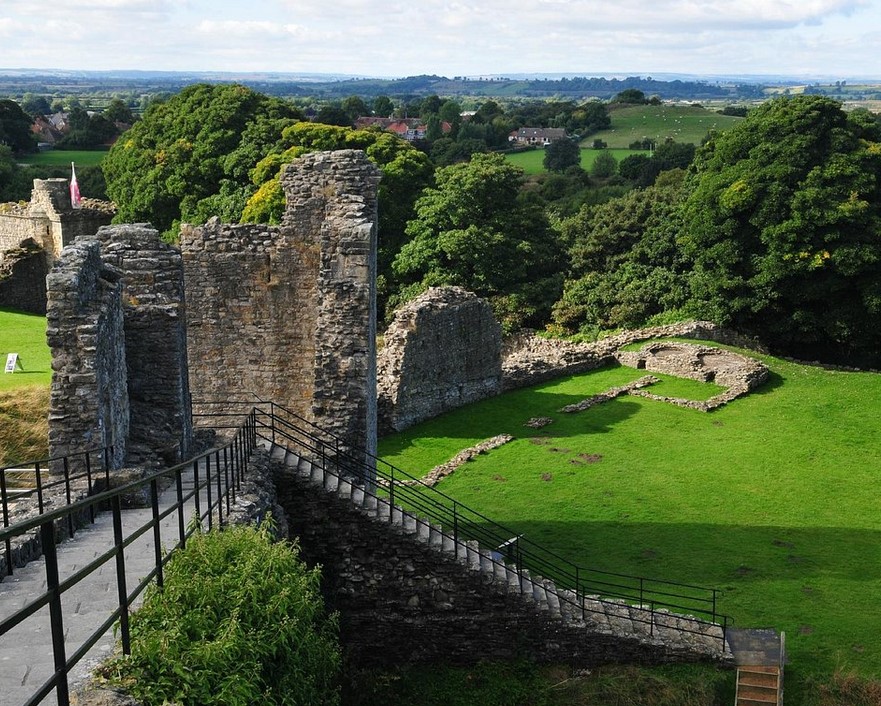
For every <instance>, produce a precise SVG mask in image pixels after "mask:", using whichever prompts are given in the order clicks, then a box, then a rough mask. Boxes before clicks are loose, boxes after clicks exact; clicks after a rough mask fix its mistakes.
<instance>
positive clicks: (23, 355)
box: [0, 308, 52, 390]
mask: <svg viewBox="0 0 881 706" xmlns="http://www.w3.org/2000/svg"><path fill="white" fill-rule="evenodd" d="M9 353H18V357H19V360H20V361H21V363H22V366H23V367H24V370H23V371H22V370H16V371H15V372H14V373H0V375H2V377H0V390H11V389H14V388H17V387H26V386H43V387H48V386H49V383H51V382H52V367H51V364H52V356H51V354H50V352H49V346H48V345H47V344H46V317H45V316H36V315H33V314H24V313H21V312H19V311H13V310H11V309H2V308H0V363H2V364H3V367H4V369H5V367H6V357H7V355H8V354H9Z"/></svg>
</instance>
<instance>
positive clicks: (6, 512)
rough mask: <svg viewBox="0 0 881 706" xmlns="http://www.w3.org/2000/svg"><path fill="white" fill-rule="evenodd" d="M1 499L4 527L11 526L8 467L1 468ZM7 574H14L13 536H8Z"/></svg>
mask: <svg viewBox="0 0 881 706" xmlns="http://www.w3.org/2000/svg"><path fill="white" fill-rule="evenodd" d="M0 500H2V503H3V529H6V528H7V527H9V494H8V492H7V490H6V469H5V468H3V469H0ZM5 544H6V574H7V575H8V576H12V538H11V537H7V538H6V542H5Z"/></svg>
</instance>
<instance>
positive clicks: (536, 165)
mask: <svg viewBox="0 0 881 706" xmlns="http://www.w3.org/2000/svg"><path fill="white" fill-rule="evenodd" d="M601 151H602V150H595V149H582V150H581V167H582V169H584V170H585V171H590V168H591V167H592V166H593V163H594V160H595V159H596V158H597V155H598V154H600V152H601ZM608 151H609V152H611V153H612V154H613V155H614V157H615V159H617V160H618V161H619V162H620V161H621V160H622V159H624V158H625V157H628V156H630V155H631V154H645V155H647V154H649V153H648V152H647V151H645V150H627V149H623V150H622V149H610V150H608ZM505 157H506V159H507V160H508V161H509V162H511V163H512V164H516V165H517V166H518V167H520V168H521V169H522V170H523V171H524V172H526V174H527V175H533V174H543V173H544V172H545V171H547V170H546V169H545V168H544V164H542V162H543V161H544V158H545V151H544V150H543V149H541V150H529V151H527V152H513V153H510V154H506V155H505Z"/></svg>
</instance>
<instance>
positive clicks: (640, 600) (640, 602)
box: [639, 576, 643, 605]
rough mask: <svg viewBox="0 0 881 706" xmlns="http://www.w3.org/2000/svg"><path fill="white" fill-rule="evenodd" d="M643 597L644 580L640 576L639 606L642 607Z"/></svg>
mask: <svg viewBox="0 0 881 706" xmlns="http://www.w3.org/2000/svg"><path fill="white" fill-rule="evenodd" d="M642 596H643V578H642V577H641V576H640V578H639V604H640V605H642Z"/></svg>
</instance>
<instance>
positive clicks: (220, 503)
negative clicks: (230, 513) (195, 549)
mask: <svg viewBox="0 0 881 706" xmlns="http://www.w3.org/2000/svg"><path fill="white" fill-rule="evenodd" d="M214 474H215V475H216V476H217V526H218V527H223V490H222V485H223V484H222V483H221V481H220V450H217V451H215V452H214Z"/></svg>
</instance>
